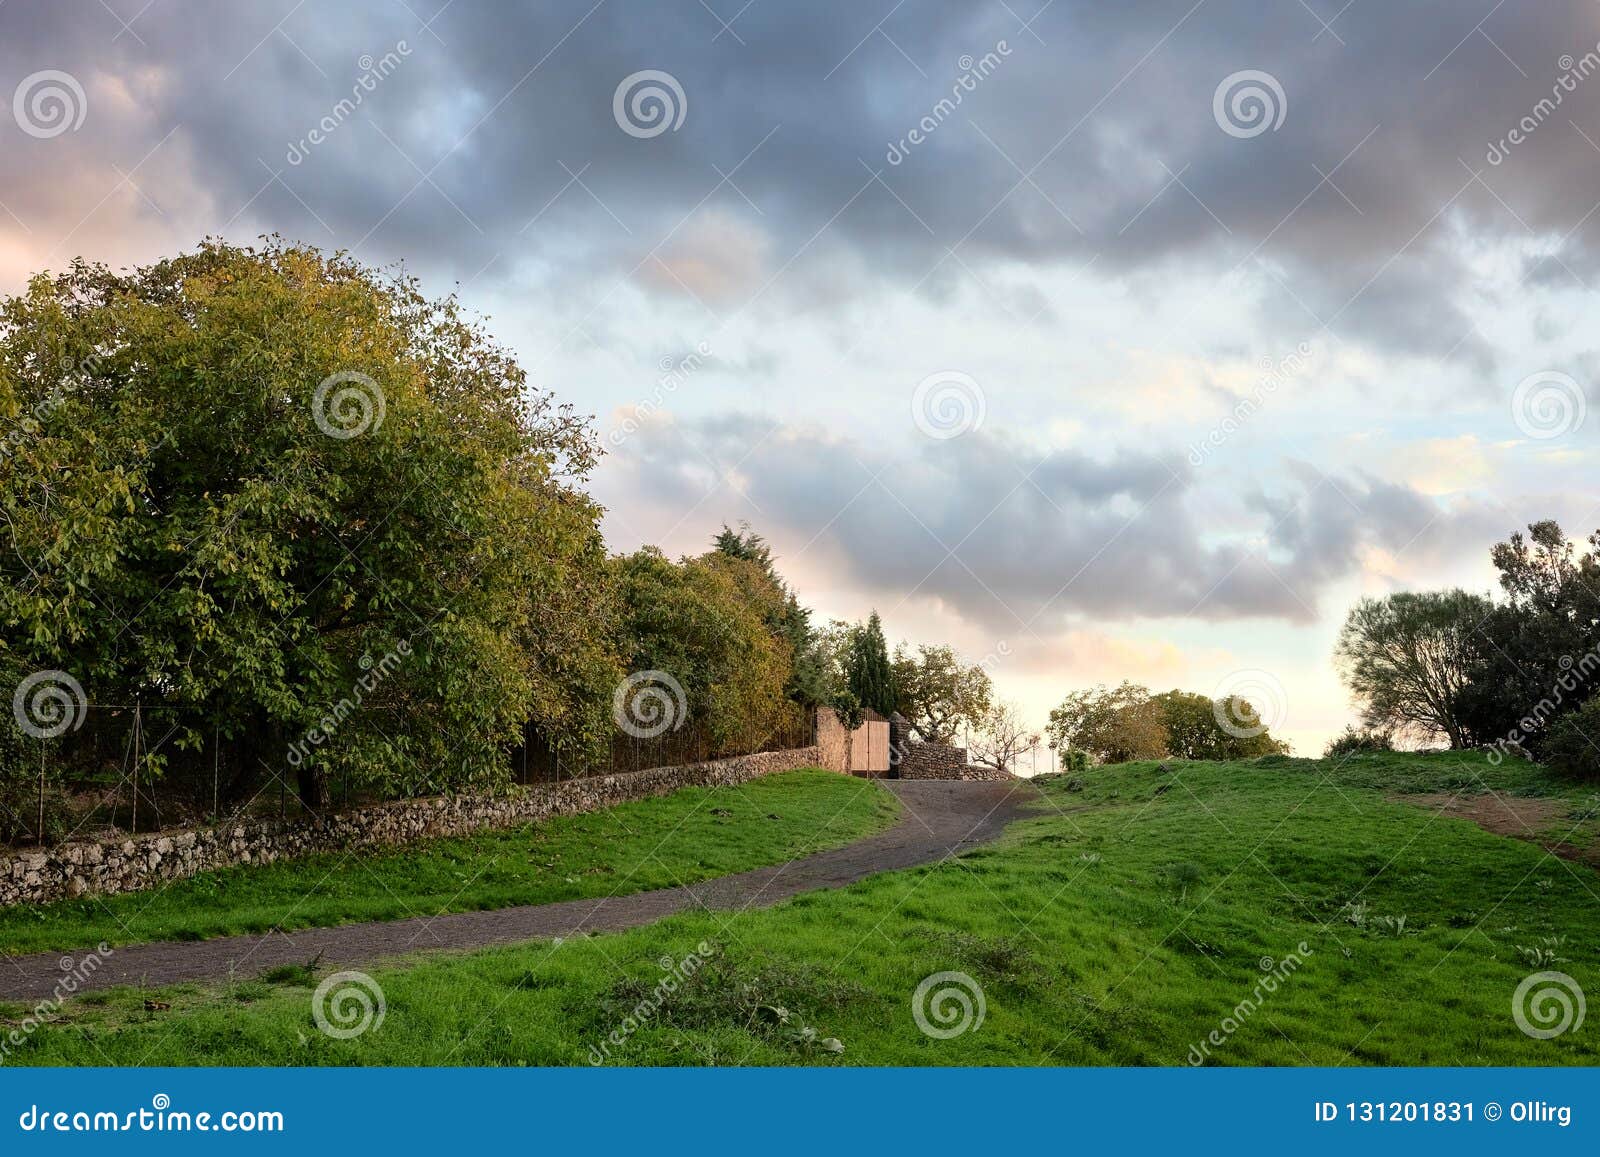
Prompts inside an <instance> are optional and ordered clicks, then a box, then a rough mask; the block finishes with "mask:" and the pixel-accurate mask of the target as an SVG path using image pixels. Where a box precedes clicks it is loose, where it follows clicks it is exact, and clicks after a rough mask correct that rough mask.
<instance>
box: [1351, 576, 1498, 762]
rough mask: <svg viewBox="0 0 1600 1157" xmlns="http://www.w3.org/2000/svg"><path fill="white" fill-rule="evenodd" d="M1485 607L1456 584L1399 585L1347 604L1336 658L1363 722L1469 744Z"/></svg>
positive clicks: (1487, 607) (1458, 744) (1459, 744)
mask: <svg viewBox="0 0 1600 1157" xmlns="http://www.w3.org/2000/svg"><path fill="white" fill-rule="evenodd" d="M1492 610H1493V604H1491V603H1490V601H1489V600H1488V599H1487V598H1485V597H1484V596H1482V595H1475V594H1470V593H1468V592H1467V591H1463V590H1449V591H1421V592H1413V591H1402V592H1399V593H1397V594H1392V595H1388V596H1385V597H1384V598H1365V599H1362V600H1361V601H1360V602H1358V603H1357V604H1356V605H1355V606H1354V607H1353V608H1351V611H1350V614H1349V617H1348V618H1346V620H1345V623H1344V627H1343V629H1341V631H1340V632H1339V641H1338V644H1337V647H1336V649H1335V657H1336V659H1337V661H1338V663H1339V666H1340V668H1341V671H1342V673H1343V675H1344V679H1345V682H1346V684H1347V685H1348V686H1349V688H1350V691H1351V694H1352V695H1353V696H1354V697H1355V699H1356V701H1357V703H1358V704H1359V706H1360V708H1361V711H1362V717H1363V720H1364V722H1365V723H1366V726H1367V727H1369V728H1377V729H1384V730H1391V731H1396V732H1400V733H1403V734H1410V735H1412V736H1415V737H1419V738H1432V737H1435V736H1443V737H1444V738H1445V739H1447V740H1448V741H1449V743H1450V746H1451V747H1457V748H1459V747H1467V746H1470V745H1471V744H1472V742H1473V741H1474V733H1473V730H1472V728H1471V726H1470V723H1469V718H1468V714H1467V709H1466V700H1467V690H1468V685H1469V682H1470V679H1471V673H1472V670H1473V665H1474V658H1475V656H1476V654H1477V651H1478V648H1479V645H1480V644H1479V641H1478V637H1477V628H1478V626H1479V624H1480V623H1482V622H1483V621H1484V619H1485V618H1486V617H1487V616H1488V615H1489V614H1490V612H1491V611H1492Z"/></svg>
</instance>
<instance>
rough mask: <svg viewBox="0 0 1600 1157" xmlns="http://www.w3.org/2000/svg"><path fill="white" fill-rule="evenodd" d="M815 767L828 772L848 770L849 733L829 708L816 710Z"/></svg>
mask: <svg viewBox="0 0 1600 1157" xmlns="http://www.w3.org/2000/svg"><path fill="white" fill-rule="evenodd" d="M817 751H818V757H817V765H818V766H819V767H825V768H827V769H828V770H829V771H849V770H850V732H849V731H848V730H846V728H845V725H844V724H843V723H841V722H840V721H839V717H838V716H837V715H835V714H834V713H833V711H832V710H831V709H830V708H827V707H818V708H817Z"/></svg>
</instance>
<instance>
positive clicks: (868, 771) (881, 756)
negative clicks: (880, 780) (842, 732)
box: [850, 711, 889, 775]
mask: <svg viewBox="0 0 1600 1157" xmlns="http://www.w3.org/2000/svg"><path fill="white" fill-rule="evenodd" d="M850 771H851V773H852V774H854V775H886V774H888V771H889V721H888V720H887V719H885V718H884V717H883V716H881V715H879V714H878V713H877V712H876V711H868V712H867V714H866V721H865V722H863V723H862V724H861V726H860V727H857V728H856V729H855V730H854V731H852V732H851V733H850Z"/></svg>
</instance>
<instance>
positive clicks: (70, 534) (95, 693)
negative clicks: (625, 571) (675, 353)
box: [0, 240, 612, 807]
mask: <svg viewBox="0 0 1600 1157" xmlns="http://www.w3.org/2000/svg"><path fill="white" fill-rule="evenodd" d="M0 424H3V425H4V427H5V428H6V429H7V430H10V431H12V434H11V436H9V437H8V438H7V439H6V440H5V443H4V446H3V447H0V514H3V516H4V518H5V522H6V535H7V542H6V549H5V550H4V551H3V552H0V631H3V633H4V639H5V641H6V642H7V643H9V645H10V648H11V651H12V653H13V657H14V658H15V660H16V661H17V663H18V664H19V665H20V667H21V668H22V669H24V670H34V669H40V668H59V669H61V670H64V671H67V672H69V673H70V674H72V675H73V676H74V677H75V678H76V679H78V680H79V681H80V682H81V683H82V685H83V686H84V688H85V689H86V692H87V693H88V695H89V696H90V697H91V698H93V699H95V700H99V701H102V702H111V703H135V702H144V703H160V704H163V705H165V706H167V707H170V708H175V709H176V710H175V711H174V712H173V713H172V718H174V719H176V720H177V721H178V722H177V724H176V730H175V732H174V733H173V735H172V736H171V738H170V739H169V742H168V743H167V744H166V745H165V746H164V747H163V749H162V752H161V754H160V755H159V756H158V758H157V760H156V761H153V762H152V765H151V770H152V771H156V770H159V768H160V766H161V760H163V759H167V760H171V761H174V762H182V761H183V760H185V759H191V760H194V761H197V762H199V761H203V762H204V764H205V765H206V766H208V767H209V766H210V764H211V760H210V758H209V755H210V754H211V753H210V752H209V751H208V750H207V747H208V745H209V744H211V743H212V742H213V740H220V741H221V742H222V743H223V744H224V745H227V746H229V747H230V750H231V751H232V754H233V758H232V759H231V760H230V763H231V769H230V770H231V775H230V777H229V778H230V780H231V782H230V783H229V784H228V789H231V791H230V793H231V794H232V795H235V796H238V795H242V794H244V793H245V792H247V791H249V790H250V789H251V786H252V785H253V784H254V783H255V782H257V781H258V780H259V779H260V778H261V777H262V776H263V775H264V774H266V773H267V772H268V771H269V770H277V769H280V768H283V767H284V765H285V762H286V756H287V753H288V752H289V751H290V750H291V748H292V747H293V746H294V745H295V744H297V743H299V744H301V745H303V747H304V753H303V755H302V757H301V759H300V765H299V769H298V776H299V782H300V790H301V794H302V796H303V798H304V799H305V801H306V802H307V803H308V804H309V805H311V806H313V807H315V806H318V805H320V804H321V802H322V800H323V793H324V784H325V783H326V782H327V780H328V778H329V776H330V775H335V774H337V775H340V776H341V777H344V778H346V780H347V782H352V783H354V784H357V785H363V786H371V787H374V788H377V789H380V790H383V791H387V792H398V793H411V792H425V791H438V790H444V789H450V788H456V787H462V786H465V785H468V784H485V783H493V782H497V781H499V780H501V779H503V778H504V776H505V775H506V773H507V770H508V760H507V749H508V747H509V746H510V745H511V744H513V743H515V742H516V741H517V740H518V738H519V737H520V735H521V734H522V731H523V728H524V726H525V725H532V726H534V727H536V728H539V729H541V730H543V731H544V732H546V733H547V734H548V735H549V736H550V737H551V738H552V741H553V742H556V743H558V744H563V745H572V744H576V745H583V744H586V743H592V742H594V741H596V739H597V738H598V737H599V736H600V735H601V734H602V727H603V719H604V713H605V708H604V703H603V701H602V700H600V699H599V698H597V695H596V692H597V691H598V690H600V689H602V688H606V687H607V686H608V684H609V683H610V682H612V679H611V678H610V673H611V666H610V660H609V656H608V653H607V647H606V645H605V642H604V639H603V635H604V623H603V620H602V617H601V615H600V613H599V608H600V607H602V606H603V604H604V598H605V595H604V590H603V585H602V582H603V571H604V550H603V544H602V541H601V538H600V534H599V529H598V516H599V508H598V507H597V506H596V505H595V503H594V502H593V501H591V500H590V499H589V498H588V497H587V496H586V495H585V494H584V493H583V492H582V490H581V489H580V484H581V482H582V480H583V478H584V476H585V475H586V474H587V472H588V471H589V469H590V466H591V465H592V463H593V460H594V455H595V452H596V450H595V443H594V441H593V438H592V435H591V433H590V431H589V429H588V427H587V425H586V423H585V422H584V421H583V420H582V419H580V418H579V417H578V416H576V415H574V414H573V413H572V412H571V411H570V409H568V408H567V407H563V406H558V405H557V404H556V403H555V402H554V400H553V399H552V398H551V396H550V395H549V394H547V393H545V392H543V391H542V390H539V389H536V388H534V387H532V386H530V384H529V383H528V381H527V380H526V376H525V375H524V373H523V371H522V370H521V368H520V367H518V366H517V364H516V363H515V362H514V361H513V360H512V359H511V357H510V355H509V354H508V353H506V351H504V350H503V349H501V348H500V347H498V346H497V345H495V344H494V343H493V342H491V341H490V340H489V339H488V338H487V337H486V336H485V334H484V333H483V332H482V330H481V329H480V328H479V327H478V326H477V325H476V324H474V323H473V322H471V321H470V320H469V319H467V318H465V317H464V316H463V315H462V313H461V311H460V310H459V309H458V307H457V305H456V303H455V302H454V301H453V300H445V301H428V300H426V299H424V298H423V297H422V295H421V294H420V293H419V292H418V290H417V287H416V285H415V283H414V282H413V281H411V280H408V279H390V278H387V277H382V276H380V275H378V274H377V273H374V272H373V271H371V270H369V269H366V268H364V267H362V266H360V265H358V264H356V263H355V262H354V261H352V260H350V259H348V258H347V257H344V256H339V255H335V256H331V257H330V256H327V255H324V254H321V253H318V252H316V251H314V250H310V249H304V248H300V247H296V246H292V245H288V244H284V243H281V242H278V241H275V240H274V241H269V242H267V243H265V244H263V245H262V246H260V247H258V248H241V247H237V246H233V245H229V244H225V243H222V242H208V243H206V244H205V245H203V246H201V247H200V249H199V250H198V251H197V252H194V253H191V254H187V255H184V256H181V257H178V258H175V259H172V260H168V261H162V262H159V263H157V264H155V265H151V266H149V267H146V268H142V269H137V270H134V271H132V272H123V273H114V272H112V271H110V270H109V269H107V268H105V267H103V266H98V265H88V264H84V263H82V262H78V263H74V264H73V265H72V267H71V268H70V269H69V270H68V271H67V272H65V273H62V274H60V275H57V276H42V275H41V276H39V277H36V278H34V279H33V280H32V281H31V282H30V283H29V285H28V288H27V290H26V292H24V293H23V294H21V295H20V296H17V297H13V298H10V299H8V300H6V301H5V302H4V303H3V304H0ZM402 652H404V653H402ZM390 656H398V657H399V658H400V660H401V661H398V662H395V663H390V662H389V657H390ZM375 667H376V668H379V669H381V670H382V675H383V677H382V678H381V680H379V681H377V683H376V685H374V686H372V687H370V688H365V689H364V693H363V694H362V695H361V696H360V706H359V709H358V710H355V711H354V712H353V713H348V714H346V713H344V712H343V711H342V709H341V708H340V706H339V705H341V704H344V703H348V702H349V701H351V700H352V698H353V692H354V689H355V688H356V687H357V686H358V685H360V684H361V683H362V681H366V682H368V683H371V682H372V681H373V676H372V672H373V669H374V668H375ZM330 718H332V719H334V720H335V721H336V724H337V725H336V726H335V727H333V728H331V729H330V728H329V727H328V726H327V725H326V724H327V722H328V721H329V720H330ZM313 730H315V731H316V732H317V734H318V735H319V736H321V738H320V740H317V741H314V742H312V741H308V740H307V736H308V735H310V733H311V732H312V731H313ZM173 753H176V754H173Z"/></svg>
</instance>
